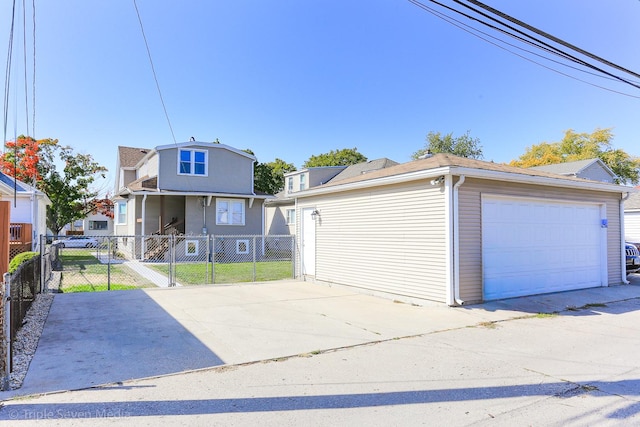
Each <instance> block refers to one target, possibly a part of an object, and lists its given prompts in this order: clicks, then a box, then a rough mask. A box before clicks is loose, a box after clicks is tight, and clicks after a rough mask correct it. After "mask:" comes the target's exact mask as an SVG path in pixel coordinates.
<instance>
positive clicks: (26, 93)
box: [16, 0, 29, 142]
mask: <svg viewBox="0 0 640 427" xmlns="http://www.w3.org/2000/svg"><path fill="white" fill-rule="evenodd" d="M22 55H23V59H22V63H23V66H24V113H25V114H24V115H25V120H26V125H27V127H26V129H27V133H29V89H28V83H27V81H28V76H27V4H26V0H22ZM16 142H17V141H16Z"/></svg>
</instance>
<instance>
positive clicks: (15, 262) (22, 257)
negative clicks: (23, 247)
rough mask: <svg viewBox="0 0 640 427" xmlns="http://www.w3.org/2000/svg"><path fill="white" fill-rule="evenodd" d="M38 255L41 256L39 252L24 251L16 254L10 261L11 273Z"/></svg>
mask: <svg viewBox="0 0 640 427" xmlns="http://www.w3.org/2000/svg"><path fill="white" fill-rule="evenodd" d="M37 256H40V253H39V252H22V253H19V254H18V255H16V256H14V257H13V259H12V260H11V262H10V263H9V273H13V272H15V271H16V270H17V269H18V267H20V266H21V265H22V264H24V263H25V262H28V261H29V260H31V259H33V258H35V257H37Z"/></svg>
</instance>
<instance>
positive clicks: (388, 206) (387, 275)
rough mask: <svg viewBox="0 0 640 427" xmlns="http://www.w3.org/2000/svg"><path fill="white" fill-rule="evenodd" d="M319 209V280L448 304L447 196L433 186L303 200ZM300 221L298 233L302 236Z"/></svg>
mask: <svg viewBox="0 0 640 427" xmlns="http://www.w3.org/2000/svg"><path fill="white" fill-rule="evenodd" d="M298 203H299V205H298V212H297V213H298V214H297V218H299V219H300V218H301V210H302V209H303V208H305V207H315V208H317V209H318V210H319V211H320V219H318V220H316V280H319V281H322V282H328V283H335V284H341V285H348V286H355V287H360V288H365V289H368V290H370V291H374V292H382V293H389V294H395V295H402V296H405V297H411V298H421V299H427V300H432V301H439V302H444V301H445V300H446V283H447V275H446V272H447V268H446V267H447V262H446V251H445V248H446V242H447V240H446V223H445V221H446V218H445V195H444V192H443V189H442V188H440V187H433V186H431V185H430V184H429V182H428V181H422V182H417V183H411V184H404V185H389V186H384V187H378V188H373V189H367V190H357V191H352V192H346V193H339V194H334V195H328V196H324V197H314V198H313V199H300V200H299V202H298ZM300 223H301V221H298V225H297V228H298V232H299V231H300Z"/></svg>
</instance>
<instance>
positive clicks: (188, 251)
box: [184, 240, 200, 256]
mask: <svg viewBox="0 0 640 427" xmlns="http://www.w3.org/2000/svg"><path fill="white" fill-rule="evenodd" d="M198 243H200V242H198V241H197V240H187V241H186V245H185V247H184V252H185V255H186V256H196V255H198V246H199V245H198Z"/></svg>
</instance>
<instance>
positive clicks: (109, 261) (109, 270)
mask: <svg viewBox="0 0 640 427" xmlns="http://www.w3.org/2000/svg"><path fill="white" fill-rule="evenodd" d="M98 246H100V245H98ZM99 259H100V258H98V260H99ZM110 290H111V237H107V291H110Z"/></svg>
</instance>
